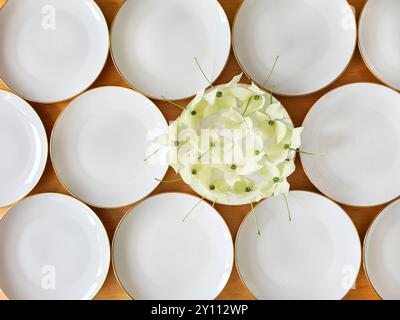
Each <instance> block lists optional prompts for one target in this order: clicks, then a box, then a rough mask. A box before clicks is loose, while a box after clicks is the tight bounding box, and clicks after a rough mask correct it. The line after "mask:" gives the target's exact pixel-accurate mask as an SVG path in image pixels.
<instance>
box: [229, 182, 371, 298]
mask: <svg viewBox="0 0 400 320" xmlns="http://www.w3.org/2000/svg"><path fill="white" fill-rule="evenodd" d="M289 193H308V194H312V195H317V196H319V197H321V198H324V199H325V200H327V201H328V202H330V203H332V204H333V205H334V206H336V207H338V208H339V209H340V210H341V211H342V212H343V214H344V216H345V217H346V218H347V219H348V220H349V222H350V223H351V225H352V226H353V228H354V230H355V234H357V239H358V241H357V243H358V248H359V250H358V251H359V253H360V259H359V260H360V261H359V267H358V272H357V274H356V276H355V282H354V284H356V282H357V278H358V276H359V274H360V271H361V265H362V260H363V258H362V254H363V251H362V243H361V238H360V234H359V232H358V229H357V226H356V225H355V223H354V221H353V219H352V218H351V217H350V215H349V214H348V213H347V211H346V210H344V209H343V208H342V207H341V206H340V205H339V204H338V203H337V202H335V201H334V200H332V199H330V198H328V197H326V196H325V195H324V194H320V193H318V192H314V191H308V190H301V189H296V190H290V191H289ZM267 200H269V199H264V200H261V201H260V202H258V203H257V204H256V205H255V206H254V210H255V209H256V208H257V207H258V206H259V205H261V204H263V203H264V202H265V201H267ZM252 213H253V212H252V210H251V211H249V212H248V213H247V214H246V215H245V217H244V219H243V220H242V222H241V224H240V226H239V229H238V231H237V233H236V239H235V266H236V270H237V273H238V275H239V279H240V281H241V283H242V284H243V286H244V287H245V288H246V289H247V290H248V291H249V292H250V293H251V295H252V296H253V297H254V298H255V299H256V300H261V299H259V298H257V297H256V296H255V295H254V293H253V292H252V291H251V290H250V289H249V287H248V286H247V284H246V282H245V281H244V278H243V276H242V274H241V272H240V269H239V263H238V253H237V243H238V239H239V236H240V233H241V231H242V229H243V225H244V223H245V222H246V221H247V219H248V218H249V216H250V215H251V214H252ZM351 290H352V288H349V289H348V290H347V291H346V294H345V295H344V296H343V297H341V299H340V300H343V299H344V298H345V297H346V296H347V294H348V293H349V292H350V291H351Z"/></svg>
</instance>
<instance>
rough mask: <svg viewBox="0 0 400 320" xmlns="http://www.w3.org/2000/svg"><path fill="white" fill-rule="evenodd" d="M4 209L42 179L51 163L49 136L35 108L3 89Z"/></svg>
mask: <svg viewBox="0 0 400 320" xmlns="http://www.w3.org/2000/svg"><path fill="white" fill-rule="evenodd" d="M0 150H1V151H2V156H1V160H0V208H1V207H6V206H8V205H11V204H13V203H14V202H16V201H18V200H20V199H22V198H23V197H25V196H26V195H27V194H28V193H29V192H31V191H32V189H33V188H34V187H35V186H36V184H37V183H38V182H39V179H40V177H41V176H42V174H43V171H44V168H45V166H46V162H47V153H48V145H47V137H46V131H45V129H44V127H43V123H42V121H41V120H40V118H39V116H38V115H37V113H36V112H35V110H33V109H32V107H31V106H30V105H29V104H28V103H27V102H26V101H24V100H23V99H21V98H19V97H18V96H16V95H15V94H13V93H10V92H8V91H4V90H0Z"/></svg>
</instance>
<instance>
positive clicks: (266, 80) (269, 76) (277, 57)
mask: <svg viewBox="0 0 400 320" xmlns="http://www.w3.org/2000/svg"><path fill="white" fill-rule="evenodd" d="M278 60H279V56H276V58H275V61H274V64H273V65H272V69H271V71H270V73H269V74H268V77H267V79H265V81H264V83H263V84H262V87H263V88H264V87H265V86H266V85H267V83H268V81H269V79H271V77H272V74H273V73H274V70H275V67H276V64H277V63H278ZM271 95H272V94H271Z"/></svg>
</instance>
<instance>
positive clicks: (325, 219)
mask: <svg viewBox="0 0 400 320" xmlns="http://www.w3.org/2000/svg"><path fill="white" fill-rule="evenodd" d="M288 202H289V206H290V209H291V212H292V216H293V219H292V221H291V222H290V221H289V219H288V216H287V209H286V205H285V201H284V199H283V197H281V196H280V197H277V198H271V199H268V200H266V201H264V202H262V203H261V204H260V205H258V206H257V207H256V208H255V212H256V214H257V218H258V223H259V227H260V230H261V235H260V236H259V235H258V234H257V231H256V226H255V222H254V217H253V215H252V214H251V213H250V214H249V215H248V216H247V218H246V219H245V220H244V221H243V223H242V225H241V227H240V229H239V233H238V236H237V239H236V263H237V268H238V271H239V274H240V276H241V279H242V281H243V282H244V284H245V285H246V286H247V288H248V289H249V290H250V291H251V292H252V293H253V295H254V296H255V297H256V298H257V299H265V300H280V299H288V300H292V299H295V300H298V299H299V300H309V299H310V300H320V299H327V300H336V299H341V298H343V297H344V296H345V295H346V293H347V292H348V291H349V290H350V288H351V287H352V286H353V284H354V283H355V280H356V278H357V275H358V272H359V269H360V265H361V244H360V239H359V236H358V233H357V230H356V228H355V226H354V224H353V223H352V221H351V220H350V218H349V217H348V216H347V214H346V213H345V212H344V211H343V209H341V208H340V207H339V206H338V205H337V204H335V203H334V202H333V201H330V200H329V199H327V198H325V197H323V196H320V195H318V194H315V193H310V192H304V191H292V192H290V193H289V195H288Z"/></svg>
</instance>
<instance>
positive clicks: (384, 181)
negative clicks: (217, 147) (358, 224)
mask: <svg viewBox="0 0 400 320" xmlns="http://www.w3.org/2000/svg"><path fill="white" fill-rule="evenodd" d="M398 119H400V94H398V93H397V92H396V91H394V90H391V89H389V88H387V87H384V86H381V85H376V84H372V83H355V84H350V85H346V86H343V87H340V88H338V89H336V90H333V91H331V92H329V93H328V94H326V95H325V96H323V97H322V98H321V99H320V100H319V101H317V103H316V104H315V105H314V106H313V107H312V109H311V110H310V112H309V113H308V115H307V117H306V119H305V121H304V123H303V127H304V128H305V129H304V132H303V135H302V149H303V150H304V151H309V152H317V153H323V155H317V156H307V155H303V154H302V155H301V161H302V163H303V167H304V170H305V172H306V174H307V176H308V177H309V179H310V180H311V182H312V183H313V184H314V185H315V186H316V187H317V188H318V189H319V190H320V191H321V192H322V193H324V194H326V195H327V196H328V197H330V198H332V199H334V200H336V201H338V202H340V203H343V204H347V205H351V206H364V207H367V206H376V205H379V204H383V203H386V202H389V201H391V200H393V199H395V198H396V197H397V196H399V195H400V179H398V177H400V166H399V160H400V149H399V148H398V146H400V127H399V125H398Z"/></svg>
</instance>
